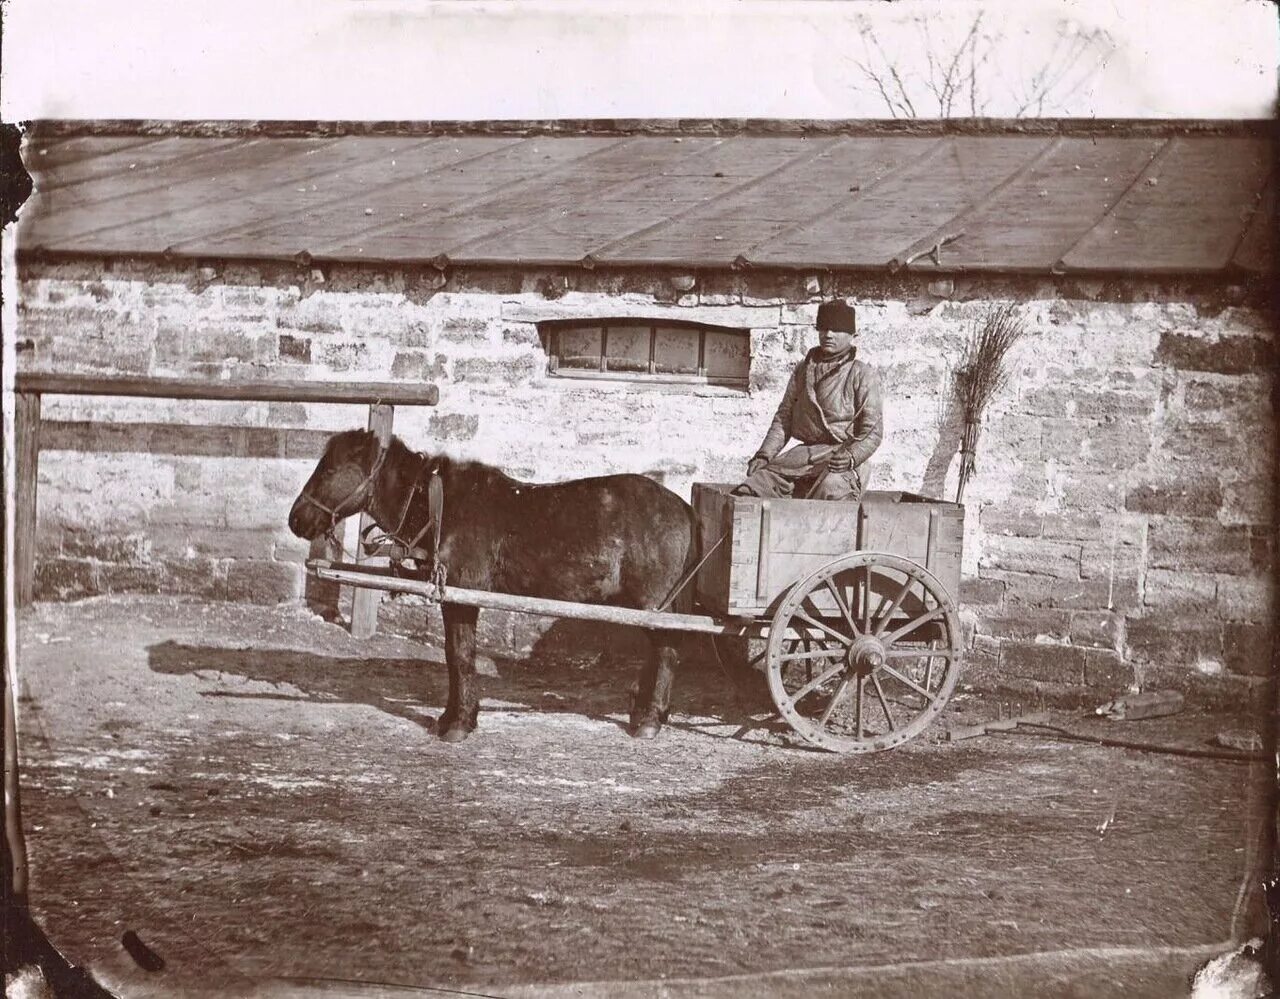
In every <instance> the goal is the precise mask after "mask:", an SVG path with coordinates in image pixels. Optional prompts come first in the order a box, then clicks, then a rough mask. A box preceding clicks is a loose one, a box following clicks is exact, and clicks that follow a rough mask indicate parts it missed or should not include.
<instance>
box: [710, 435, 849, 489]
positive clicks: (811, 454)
mask: <svg viewBox="0 0 1280 999" xmlns="http://www.w3.org/2000/svg"><path fill="white" fill-rule="evenodd" d="M836 450H837V445H834V444H798V445H796V446H795V447H793V448H790V449H789V450H786V451H783V452H782V453H781V454H779V455H778V456H777V457H776V458H774V459H773V460H772V461H770V462H769V463H768V464H767V465H765V466H764V467H763V468H759V469H757V470H756V472H755V473H754V474H752V475H748V476H747V478H746V479H745V480H744V481H743V482H742V484H741V485H739V486H738V487H737V488H735V489H734V490H733V491H734V493H736V494H738V495H743V494H746V495H751V496H779V497H791V498H793V499H814V500H843V501H845V502H849V503H857V502H858V501H859V500H860V499H862V487H863V477H864V475H865V474H866V466H863V467H862V468H850V469H847V470H846V471H843V472H830V471H828V470H827V465H826V461H827V459H828V458H829V457H831V455H832V454H833V453H834V452H835V451H836Z"/></svg>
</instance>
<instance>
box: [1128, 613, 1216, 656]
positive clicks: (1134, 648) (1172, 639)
mask: <svg viewBox="0 0 1280 999" xmlns="http://www.w3.org/2000/svg"><path fill="white" fill-rule="evenodd" d="M1125 647H1126V649H1127V650H1128V652H1129V658H1130V659H1136V660H1138V661H1140V662H1152V663H1160V664H1162V665H1178V666H1195V665H1196V664H1197V663H1200V662H1203V661H1209V662H1221V661H1222V624H1221V623H1220V622H1218V621H1216V620H1213V619H1211V618H1207V617H1205V616H1203V615H1194V614H1192V615H1187V614H1180V613H1168V612H1160V613H1153V614H1148V615H1145V616H1143V617H1132V616H1130V617H1126V618H1125Z"/></svg>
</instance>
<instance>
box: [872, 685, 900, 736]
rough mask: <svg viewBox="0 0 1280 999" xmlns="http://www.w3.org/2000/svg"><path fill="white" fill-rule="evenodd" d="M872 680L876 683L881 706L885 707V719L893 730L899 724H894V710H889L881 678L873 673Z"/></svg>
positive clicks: (890, 729)
mask: <svg viewBox="0 0 1280 999" xmlns="http://www.w3.org/2000/svg"><path fill="white" fill-rule="evenodd" d="M871 682H872V683H873V684H874V685H875V688H876V697H877V698H879V700H880V707H881V708H883V709H884V717H885V721H887V722H888V723H889V731H890V732H892V731H893V730H894V729H896V728H897V727H898V726H897V725H895V724H894V721H893V712H892V711H890V710H889V702H888V701H886V700H885V697H884V688H883V687H881V686H880V678H879V677H878V676H876V675H875V674H874V673H872V674H871Z"/></svg>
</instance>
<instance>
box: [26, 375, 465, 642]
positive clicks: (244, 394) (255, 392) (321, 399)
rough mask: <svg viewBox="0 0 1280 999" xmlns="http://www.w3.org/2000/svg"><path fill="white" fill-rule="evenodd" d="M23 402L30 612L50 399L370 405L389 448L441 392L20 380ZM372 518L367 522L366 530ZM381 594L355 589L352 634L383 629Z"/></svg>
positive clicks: (317, 545)
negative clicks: (45, 409)
mask: <svg viewBox="0 0 1280 999" xmlns="http://www.w3.org/2000/svg"><path fill="white" fill-rule="evenodd" d="M14 391H15V394H16V396H17V406H16V408H15V432H16V434H17V467H16V469H15V472H16V478H17V483H16V484H17V493H18V494H17V509H16V510H15V523H14V528H15V530H14V573H15V576H16V579H15V601H16V603H17V604H18V606H20V607H22V606H26V605H27V604H29V603H30V602H31V600H32V598H33V596H34V593H35V564H36V562H35V560H36V550H35V549H36V498H37V494H36V484H37V481H38V465H39V457H40V400H41V398H42V397H43V396H46V395H87V396H131V397H135V398H150V399H199V400H215V401H224V402H314V403H339V404H349V405H350V404H356V405H367V406H368V407H369V424H368V426H369V429H370V430H372V431H373V432H374V433H376V434H377V435H378V438H379V439H380V440H382V441H383V442H384V443H385V442H387V441H389V440H390V439H391V432H392V424H393V422H394V419H395V407H396V406H434V405H436V404H437V403H438V402H439V401H440V390H439V389H438V388H437V387H436V386H435V385H427V384H420V385H414V384H406V383H403V382H312V381H239V380H237V381H220V382H215V381H208V380H203V379H194V378H163V377H142V378H124V377H115V376H111V375H76V374H49V373H44V372H33V371H31V372H22V373H19V374H18V375H17V377H16V379H15V385H14ZM366 525H367V515H365V516H363V517H362V518H361V524H360V526H361V529H363V528H364V527H365V526H366ZM333 555H334V553H331V552H329V551H328V549H327V545H326V544H325V542H324V541H323V539H321V540H319V541H317V542H313V544H312V556H313V557H320V558H324V557H333ZM380 598H381V594H380V593H379V592H378V591H376V590H371V589H356V591H355V594H354V596H353V598H352V601H353V602H352V612H351V633H352V634H353V635H355V636H356V637H358V638H368V637H369V636H371V635H372V634H373V633H374V631H375V630H376V629H377V623H378V602H379V599H380Z"/></svg>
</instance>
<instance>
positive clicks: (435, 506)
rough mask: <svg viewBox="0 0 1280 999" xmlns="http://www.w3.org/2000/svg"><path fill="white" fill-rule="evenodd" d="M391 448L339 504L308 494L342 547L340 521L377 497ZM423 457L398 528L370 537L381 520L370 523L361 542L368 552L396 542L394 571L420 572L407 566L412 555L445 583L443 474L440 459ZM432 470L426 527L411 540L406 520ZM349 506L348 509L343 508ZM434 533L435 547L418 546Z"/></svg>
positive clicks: (434, 579)
mask: <svg viewBox="0 0 1280 999" xmlns="http://www.w3.org/2000/svg"><path fill="white" fill-rule="evenodd" d="M389 450H390V449H389V448H388V447H387V446H386V445H385V444H383V445H381V446H380V447H379V448H378V456H377V457H376V458H375V459H374V461H373V467H372V468H371V469H370V470H369V473H368V474H367V475H366V476H365V477H364V479H363V480H361V482H360V484H359V485H357V486H356V487H355V489H353V490H352V491H351V492H350V493H349V494H348V495H347V496H346V497H344V498H343V500H342V501H341V502H340V503H338V504H337V505H335V506H332V507H330V506H327V505H325V504H324V503H322V502H320V500H318V499H316V498H315V497H314V496H312V495H310V494H304V497H305V499H306V500H307V502H309V503H311V504H312V505H313V506H315V507H318V508H319V509H321V510H323V511H324V512H325V513H326V514H328V515H329V527H328V529H327V530H326V531H325V532H324V535H325V537H327V538H329V539H330V540H331V541H332V542H333V543H334V544H335V545H336V546H337V547H339V548H341V547H342V544H341V542H340V541H339V540H338V537H337V526H338V523H339V522H340V521H341V520H343V519H345V518H346V517H349V516H351V515H352V514H353V513H355V512H357V511H358V510H362V509H363V508H364V507H365V505H366V504H367V503H368V502H369V500H370V499H372V497H373V489H374V486H375V484H376V483H377V480H378V476H379V475H380V474H381V473H382V466H383V464H385V462H386V460H387V453H388V451H389ZM417 457H418V459H419V463H418V471H417V474H416V475H414V478H413V485H412V486H411V487H410V489H409V495H408V496H407V497H405V501H404V504H403V505H402V506H401V508H400V519H399V521H398V522H397V524H396V527H395V530H393V531H387V532H384V533H383V534H381V535H378V536H376V537H372V538H370V537H369V535H370V533H371V532H372V531H373V530H374V529H376V528H377V526H378V525H377V524H370V525H369V526H368V527H366V528H365V529H364V531H362V532H361V535H360V542H361V544H362V546H363V547H364V549H365V553H366V554H371V553H372V552H373V551H374V550H376V548H377V546H378V545H380V544H384V543H385V542H388V541H390V542H393V544H394V546H395V548H394V550H393V551H392V552H391V553H390V559H391V566H392V571H393V572H394V573H395V574H396V575H420V574H421V573H420V571H413V570H407V569H405V568H404V565H403V564H404V562H405V561H406V560H409V559H412V560H413V561H414V562H418V563H425V565H426V566H428V567H429V569H428V572H429V574H430V577H431V581H432V582H433V583H435V584H436V586H437V587H443V586H444V581H445V574H446V573H445V565H444V563H443V562H442V561H441V560H440V559H439V557H438V555H439V551H440V529H441V522H442V520H443V518H444V481H443V479H442V478H441V475H440V459H439V458H436V459H434V460H432V459H430V458H428V457H427V456H426V455H424V454H418V455H417ZM425 471H429V472H430V475H429V476H428V478H427V483H426V487H425V488H426V493H427V519H426V522H425V523H424V524H423V525H422V528H421V529H420V530H419V531H418V533H417V534H415V535H414V536H413V538H412V539H411V540H409V541H405V540H404V531H405V524H406V522H407V521H408V519H409V513H410V511H411V510H412V509H413V501H414V499H415V498H416V497H417V495H418V493H419V492H421V491H422V489H423V484H422V479H423V472H425ZM344 508H346V512H343V510H344ZM428 534H430V536H431V547H430V549H429V550H427V549H424V548H420V547H418V546H419V544H420V543H421V542H422V540H423V539H424V538H425V537H426V536H427V535H428Z"/></svg>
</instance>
